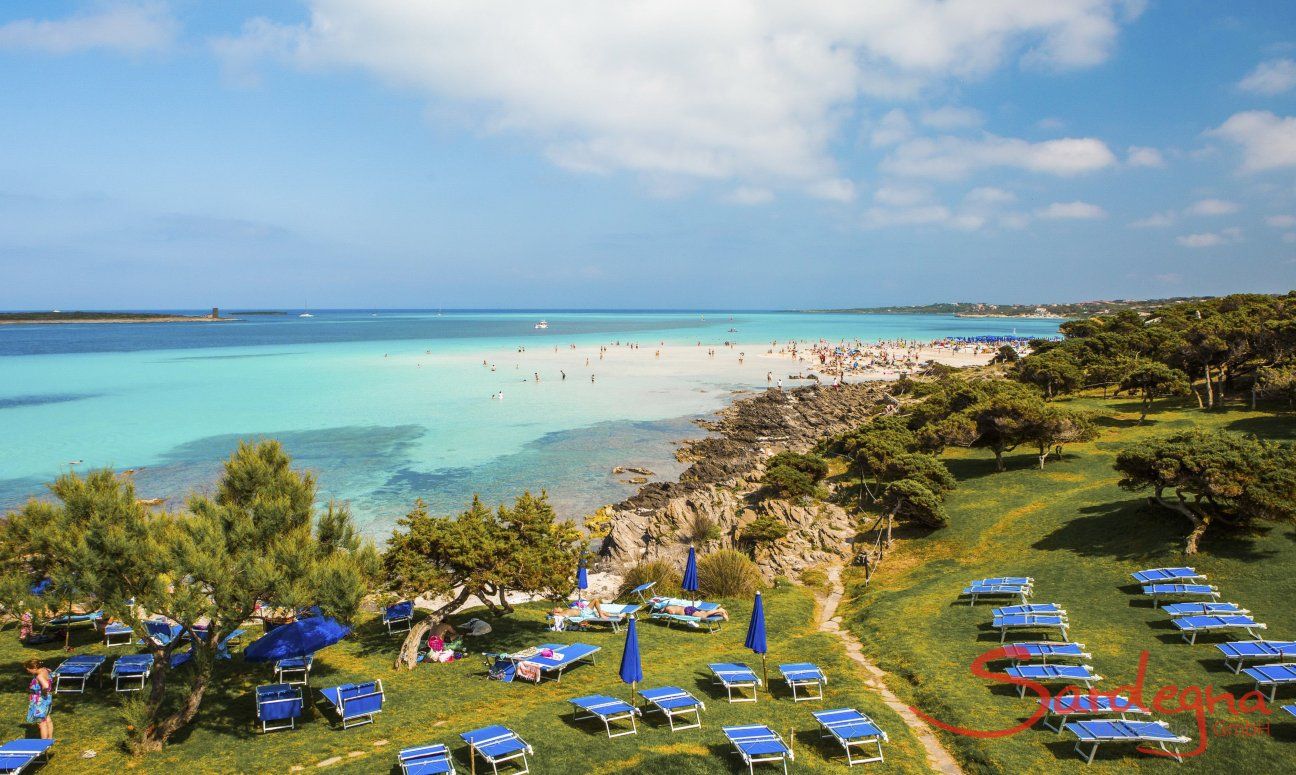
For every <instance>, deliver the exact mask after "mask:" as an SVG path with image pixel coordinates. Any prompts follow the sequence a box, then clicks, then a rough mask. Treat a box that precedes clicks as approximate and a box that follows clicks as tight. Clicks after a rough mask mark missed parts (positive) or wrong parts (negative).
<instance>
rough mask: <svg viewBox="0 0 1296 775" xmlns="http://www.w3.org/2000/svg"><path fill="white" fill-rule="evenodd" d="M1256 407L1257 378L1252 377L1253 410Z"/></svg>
mask: <svg viewBox="0 0 1296 775" xmlns="http://www.w3.org/2000/svg"><path fill="white" fill-rule="evenodd" d="M1255 408H1256V383H1255V379H1254V378H1252V380H1251V411H1253V412H1254V411H1255Z"/></svg>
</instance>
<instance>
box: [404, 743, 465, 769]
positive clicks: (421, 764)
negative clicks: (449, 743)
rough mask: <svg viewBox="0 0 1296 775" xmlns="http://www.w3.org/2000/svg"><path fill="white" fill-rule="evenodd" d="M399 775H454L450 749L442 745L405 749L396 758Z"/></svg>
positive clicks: (434, 744) (435, 744)
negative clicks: (398, 765)
mask: <svg viewBox="0 0 1296 775" xmlns="http://www.w3.org/2000/svg"><path fill="white" fill-rule="evenodd" d="M398 760H399V762H400V768H401V775H454V771H455V768H454V760H453V759H451V758H450V749H449V748H448V747H446V746H445V745H444V744H442V743H433V744H431V745H420V746H416V747H414V748H406V749H404V750H402V751H401V752H400V755H399V757H398Z"/></svg>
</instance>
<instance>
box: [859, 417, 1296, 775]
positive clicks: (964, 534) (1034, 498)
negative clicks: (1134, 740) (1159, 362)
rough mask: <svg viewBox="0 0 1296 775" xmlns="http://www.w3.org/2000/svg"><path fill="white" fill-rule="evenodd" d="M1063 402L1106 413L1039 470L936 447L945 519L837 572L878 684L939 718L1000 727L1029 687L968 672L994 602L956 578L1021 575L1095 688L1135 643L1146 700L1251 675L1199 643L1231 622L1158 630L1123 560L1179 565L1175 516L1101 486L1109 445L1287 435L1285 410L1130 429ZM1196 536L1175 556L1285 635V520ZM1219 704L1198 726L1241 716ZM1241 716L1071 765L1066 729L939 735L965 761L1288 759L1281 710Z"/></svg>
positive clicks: (1288, 592)
mask: <svg viewBox="0 0 1296 775" xmlns="http://www.w3.org/2000/svg"><path fill="white" fill-rule="evenodd" d="M1071 403H1072V404H1073V405H1078V406H1081V407H1085V408H1089V409H1094V410H1099V411H1102V412H1104V413H1105V414H1106V415H1107V417H1105V418H1104V419H1103V421H1102V424H1103V426H1104V428H1103V434H1102V436H1101V437H1100V438H1099V439H1098V440H1097V441H1096V442H1094V443H1091V444H1084V445H1076V446H1072V447H1069V448H1068V449H1067V451H1066V455H1065V457H1064V459H1062V460H1061V461H1054V462H1050V463H1049V464H1048V469H1047V470H1046V471H1039V470H1038V469H1037V468H1035V467H1034V466H1035V458H1034V456H1033V455H1030V454H1029V453H1028V452H1024V451H1023V454H1020V455H1016V456H1013V457H1011V458H1010V459H1009V461H1008V462H1009V466H1010V470H1009V471H1007V472H1004V473H999V474H997V473H994V464H993V461H992V459H991V458H990V456H989V455H987V454H985V453H981V452H974V451H966V450H956V451H952V452H950V453H948V454H947V455H946V457H945V459H946V461H947V462H948V464H949V466H950V469H951V470H952V471H953V472H954V474H955V475H956V476H957V478H958V480H959V487H958V490H957V491H956V492H955V493H954V494H953V495H952V496H951V497H950V499H949V512H950V518H951V524H950V526H949V527H948V528H946V529H943V530H940V531H937V532H935V533H932V534H930V535H926V536H917V537H913V538H912V539H911V540H907V541H906V542H905V544H904V545H903V548H902V549H901V551H900V552H899V553H897V554H895V555H894V556H892V557H891V558H889V559H888V560H887V563H886V564H884V565H883V567H882V569H881V570H880V572H879V573H878V574H877V575H875V576H874V578H873V580H872V582H871V583H870V584H869V585H868V586H867V587H865V586H864V585H863V584H862V579H861V577H860V576H859V575H858V574H853V575H852V578H851V583H850V586H849V587H848V589H849V590H850V591H849V595H848V597H849V598H850V599H851V602H850V603H849V605H848V606H847V607H846V609H845V619H846V622H847V624H848V626H849V627H850V628H851V629H852V630H853V631H854V632H855V634H856V635H858V636H859V637H860V639H861V640H862V641H863V642H864V648H865V652H866V653H868V654H869V655H871V657H872V658H874V659H875V660H876V661H877V662H878V663H879V664H880V666H881V667H882V668H883V669H884V670H886V671H887V672H888V673H891V674H892V676H893V680H892V685H893V687H894V689H895V690H896V691H897V692H898V693H900V695H901V696H902V697H903V698H905V699H906V700H907V701H910V702H912V703H914V704H915V705H916V706H917V707H919V708H920V709H922V710H924V711H925V712H927V713H929V714H930V715H932V716H935V717H937V718H939V719H941V720H943V721H947V722H949V723H953V724H957V725H959V726H962V727H966V728H975V729H999V728H1006V727H1010V726H1013V725H1015V724H1017V723H1018V722H1020V721H1022V720H1025V719H1026V718H1027V717H1028V716H1029V715H1030V713H1031V711H1032V710H1033V707H1034V706H1033V699H1020V698H1019V697H1018V696H1017V694H1016V689H1015V687H1009V686H1003V685H997V684H994V683H992V682H990V681H987V680H983V679H980V678H977V677H974V676H972V675H971V674H970V673H969V672H968V666H969V664H970V663H971V662H972V660H973V659H974V658H975V657H976V656H977V655H979V654H981V653H983V652H984V651H985V650H987V649H989V648H991V647H993V646H997V645H998V643H999V638H998V635H997V633H996V632H993V631H991V630H990V628H989V625H990V620H991V618H992V617H991V609H992V608H993V607H995V606H994V604H988V603H980V604H978V605H977V606H976V607H969V606H968V605H966V604H956V603H955V598H956V597H957V595H958V593H959V591H960V589H961V588H962V586H963V585H965V584H966V583H967V582H968V581H971V580H973V579H976V578H982V577H986V576H999V575H1014V576H1015V575H1024V576H1031V577H1033V578H1034V579H1035V597H1034V598H1033V600H1032V602H1037V603H1044V602H1056V603H1058V604H1060V605H1061V606H1062V607H1063V608H1065V609H1067V611H1068V612H1069V614H1070V620H1071V625H1072V629H1071V638H1072V639H1073V640H1076V641H1079V642H1082V643H1084V644H1085V646H1086V651H1088V652H1090V653H1092V654H1093V659H1092V664H1093V666H1094V669H1095V672H1097V673H1098V674H1100V675H1102V676H1104V677H1105V678H1106V680H1105V681H1103V682H1101V683H1100V684H1099V687H1100V688H1101V687H1103V686H1104V685H1106V686H1117V685H1120V684H1125V683H1130V682H1132V680H1133V679H1134V677H1135V673H1136V669H1137V664H1138V658H1139V653H1140V652H1141V651H1142V650H1144V649H1146V650H1148V651H1149V652H1150V663H1149V669H1148V675H1147V683H1146V685H1147V686H1148V687H1149V689H1148V691H1147V694H1146V696H1145V699H1147V700H1148V701H1149V702H1150V701H1151V696H1152V694H1153V693H1154V692H1155V689H1156V688H1157V687H1160V686H1162V685H1165V684H1169V683H1173V684H1177V685H1180V686H1185V685H1190V684H1192V685H1200V686H1206V685H1214V686H1216V687H1217V689H1218V690H1221V691H1232V692H1234V693H1235V694H1238V695H1240V694H1242V693H1243V692H1246V691H1250V690H1251V689H1252V688H1253V687H1254V684H1253V683H1252V682H1251V681H1250V680H1249V679H1247V677H1246V676H1245V675H1243V676H1235V675H1234V674H1233V673H1232V672H1230V671H1228V670H1226V669H1225V668H1224V667H1223V665H1222V663H1221V660H1220V659H1219V656H1220V654H1219V652H1218V651H1217V650H1216V649H1215V647H1214V645H1213V644H1215V643H1218V642H1221V641H1223V640H1228V639H1245V638H1246V637H1247V636H1246V635H1245V634H1243V635H1241V636H1236V637H1232V638H1223V637H1218V636H1209V637H1204V638H1201V639H1199V642H1198V644H1197V645H1195V646H1190V645H1188V644H1187V643H1186V642H1184V641H1183V640H1181V639H1180V637H1179V636H1178V634H1177V632H1176V631H1175V630H1173V629H1172V628H1171V626H1170V623H1169V618H1170V617H1169V616H1167V615H1165V614H1164V613H1161V612H1160V611H1158V610H1155V609H1153V608H1152V607H1151V606H1150V605H1149V603H1148V602H1145V601H1144V600H1143V599H1142V598H1141V597H1139V596H1137V594H1132V592H1137V589H1136V587H1135V586H1134V583H1133V580H1132V579H1131V578H1130V576H1129V574H1130V573H1131V572H1132V571H1135V570H1138V569H1141V568H1145V567H1154V566H1164V565H1179V564H1184V563H1183V561H1182V556H1181V555H1180V550H1181V547H1182V545H1183V537H1184V536H1185V535H1186V534H1187V532H1188V525H1187V523H1186V521H1184V520H1182V519H1181V518H1177V517H1176V516H1174V515H1172V514H1169V513H1166V512H1163V511H1160V510H1154V509H1151V508H1150V507H1148V506H1147V505H1145V501H1144V500H1143V499H1142V498H1140V497H1139V496H1136V495H1134V494H1131V493H1128V492H1125V491H1122V490H1121V489H1120V488H1119V487H1117V485H1116V482H1117V479H1118V477H1117V475H1116V473H1115V472H1114V471H1113V469H1112V463H1113V461H1114V459H1115V455H1116V453H1117V452H1118V451H1119V450H1120V449H1121V448H1122V447H1123V446H1124V445H1127V444H1137V443H1139V440H1140V439H1144V438H1147V437H1149V436H1151V435H1153V434H1161V433H1165V432H1169V431H1177V430H1183V429H1187V428H1190V427H1194V426H1203V427H1206V426H1208V427H1220V428H1228V429H1231V430H1236V431H1245V432H1248V433H1255V434H1257V435H1260V436H1265V437H1270V438H1276V439H1283V440H1290V439H1292V438H1293V437H1294V436H1296V420H1294V419H1293V418H1292V417H1291V416H1289V415H1287V416H1284V415H1274V414H1270V413H1266V412H1246V411H1229V412H1220V413H1205V412H1201V411H1198V410H1195V409H1185V408H1180V407H1172V408H1171V409H1169V410H1166V411H1161V412H1160V413H1158V414H1154V415H1152V416H1151V417H1150V418H1149V423H1148V424H1146V425H1144V426H1142V427H1138V426H1136V425H1135V421H1136V420H1137V418H1138V410H1137V406H1136V405H1135V404H1133V403H1130V402H1128V401H1115V400H1112V401H1107V400H1101V399H1099V398H1082V399H1078V400H1075V401H1072V402H1071ZM1202 548H1203V551H1202V553H1201V554H1199V555H1198V556H1196V557H1195V558H1193V559H1192V561H1191V562H1190V563H1188V564H1191V565H1194V566H1195V567H1196V568H1197V569H1198V570H1199V571H1201V572H1204V573H1206V574H1208V575H1209V577H1210V583H1211V584H1215V585H1217V586H1218V587H1219V588H1220V591H1221V594H1222V600H1225V601H1233V602H1236V603H1238V604H1240V605H1242V606H1243V607H1244V608H1248V609H1250V610H1251V611H1252V613H1253V615H1254V617H1255V618H1256V620H1257V621H1260V622H1266V623H1267V624H1268V625H1269V629H1268V631H1267V632H1266V633H1265V635H1266V637H1269V638H1273V639H1296V606H1293V601H1294V600H1296V573H1293V571H1296V532H1294V531H1293V529H1292V527H1291V526H1289V525H1284V526H1279V527H1274V528H1273V529H1270V530H1267V531H1265V532H1263V533H1258V534H1255V535H1253V536H1249V537H1238V538H1224V539H1220V538H1218V537H1208V539H1207V540H1206V541H1204V542H1203V547H1202ZM1033 637H1037V636H1028V637H1027V639H1031V638H1033ZM1029 697H1030V695H1029V694H1028V698H1029ZM1278 700H1279V702H1278V704H1283V703H1293V702H1296V696H1293V692H1292V690H1291V689H1287V690H1280V692H1279V696H1278ZM1220 711H1221V712H1220V713H1218V714H1216V715H1214V716H1210V717H1208V730H1209V731H1212V732H1213V731H1214V726H1215V724H1216V723H1225V724H1226V723H1228V722H1230V721H1232V722H1237V721H1242V720H1244V719H1243V717H1241V716H1237V717H1231V716H1228V715H1227V714H1225V713H1224V712H1223V711H1224V709H1223V707H1221V708H1220ZM1163 718H1166V720H1168V721H1169V722H1170V724H1171V728H1172V729H1174V730H1175V731H1176V732H1179V733H1180V734H1186V735H1188V736H1190V737H1192V738H1194V740H1196V739H1197V738H1198V737H1199V735H1198V733H1197V731H1196V728H1195V727H1196V723H1195V721H1194V720H1193V717H1192V716H1191V715H1190V714H1185V715H1177V716H1170V717H1163ZM1247 718H1248V719H1250V720H1252V721H1259V722H1261V723H1263V722H1265V721H1268V722H1270V735H1267V736H1265V735H1262V736H1260V737H1241V736H1236V735H1234V736H1226V735H1224V734H1214V733H1213V734H1210V735H1209V748H1208V750H1207V751H1206V752H1205V753H1204V754H1203V755H1202V756H1200V757H1198V758H1195V759H1188V760H1186V761H1185V763H1184V764H1183V766H1182V768H1181V769H1173V768H1175V767H1177V766H1178V765H1175V764H1174V763H1173V762H1172V761H1164V760H1161V759H1160V758H1156V757H1150V756H1145V755H1142V754H1138V753H1135V752H1134V750H1133V746H1128V745H1124V746H1122V745H1112V746H1104V747H1103V748H1102V749H1100V751H1099V755H1098V759H1097V760H1095V762H1094V764H1093V766H1092V767H1088V768H1086V767H1085V766H1084V764H1083V763H1082V762H1081V761H1080V759H1079V758H1078V757H1077V756H1076V754H1075V753H1074V752H1073V750H1072V746H1073V741H1074V738H1073V737H1072V736H1071V735H1070V734H1064V735H1062V736H1058V735H1056V734H1054V733H1053V732H1051V731H1049V730H1047V729H1043V728H1042V727H1039V728H1037V729H1032V730H1029V731H1027V732H1024V733H1022V734H1019V735H1017V736H1015V737H1011V738H1004V739H998V740H975V739H971V738H967V737H961V736H955V735H949V734H943V739H944V740H945V742H946V744H947V745H948V746H949V747H950V749H951V750H952V752H953V753H954V754H955V756H956V757H957V758H959V759H960V761H961V762H962V763H963V764H964V766H965V767H966V768H967V769H968V771H970V772H995V773H1027V772H1031V773H1033V772H1050V773H1053V772H1081V771H1085V772H1094V773H1103V772H1116V771H1128V770H1130V769H1137V770H1138V771H1145V770H1147V771H1150V770H1153V769H1159V770H1163V771H1175V772H1184V773H1195V772H1220V771H1223V770H1224V769H1226V768H1227V769H1228V770H1229V771H1234V772H1247V773H1269V772H1293V771H1296V719H1293V718H1292V717H1291V716H1289V715H1287V714H1286V713H1282V712H1278V713H1275V715H1273V716H1272V717H1257V716H1250V717H1247ZM1189 748H1191V746H1189ZM1163 768H1171V769H1163Z"/></svg>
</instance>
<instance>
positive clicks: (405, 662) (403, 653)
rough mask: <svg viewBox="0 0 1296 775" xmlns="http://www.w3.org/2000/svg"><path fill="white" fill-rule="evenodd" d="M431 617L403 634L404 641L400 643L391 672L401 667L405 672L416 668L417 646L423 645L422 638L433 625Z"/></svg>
mask: <svg viewBox="0 0 1296 775" xmlns="http://www.w3.org/2000/svg"><path fill="white" fill-rule="evenodd" d="M432 619H433V617H430V616H429V617H428V618H426V619H424V620H423V621H421V622H419V623H418V624H415V625H414V626H413V627H411V628H410V631H409V632H407V633H405V640H404V641H402V642H401V647H400V652H399V653H397V654H396V662H395V663H394V664H393V665H392V670H399V669H401V668H402V667H403V668H405V669H406V670H413V669H414V668H416V667H418V652H419V646H420V645H422V643H423V636H424V635H427V634H428V630H431V629H432V625H433V624H435V623H436V622H434V621H433V620H432Z"/></svg>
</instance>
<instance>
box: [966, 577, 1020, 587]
mask: <svg viewBox="0 0 1296 775" xmlns="http://www.w3.org/2000/svg"><path fill="white" fill-rule="evenodd" d="M1000 584H1007V585H1010V586H1017V587H1029V586H1033V585H1034V584H1035V579H1033V578H1031V577H1030V576H995V577H994V578H989V579H977V580H976V581H969V582H968V586H969V587H976V586H998V585H1000Z"/></svg>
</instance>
